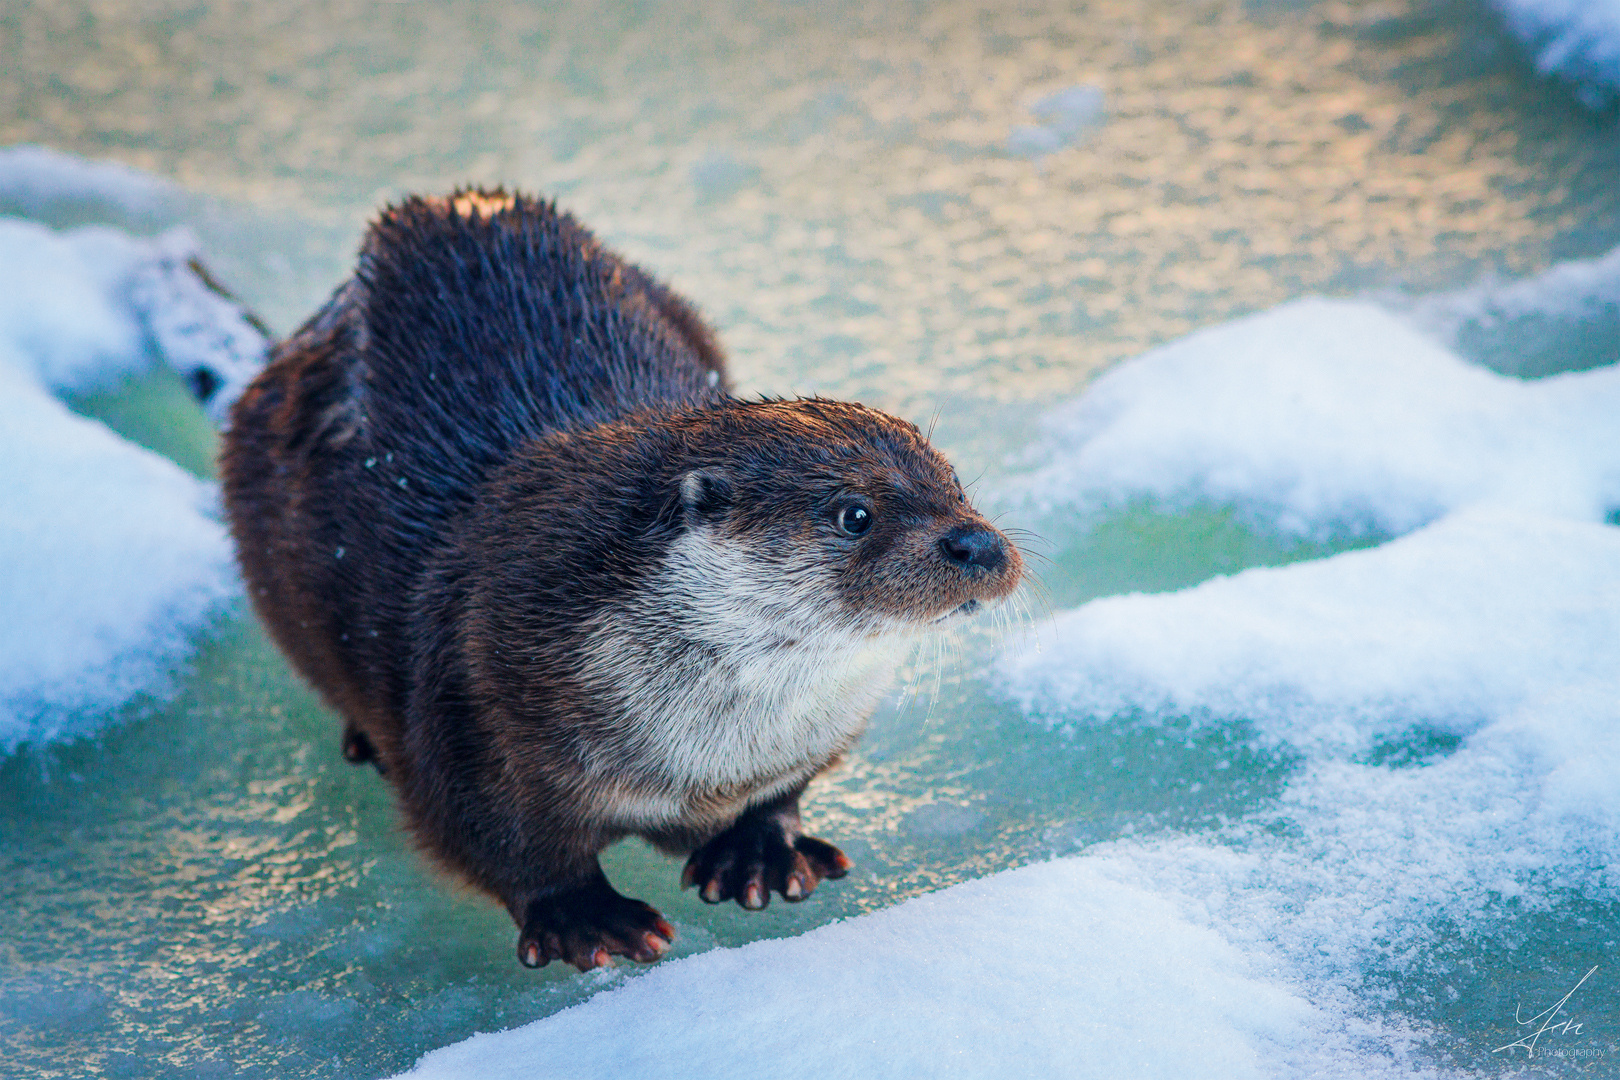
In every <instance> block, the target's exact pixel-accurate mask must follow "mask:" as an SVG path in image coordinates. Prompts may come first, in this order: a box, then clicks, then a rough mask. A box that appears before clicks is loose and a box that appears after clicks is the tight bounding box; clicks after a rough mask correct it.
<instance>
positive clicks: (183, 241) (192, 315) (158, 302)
mask: <svg viewBox="0 0 1620 1080" xmlns="http://www.w3.org/2000/svg"><path fill="white" fill-rule="evenodd" d="M156 248H157V250H156V253H155V255H154V257H153V258H152V259H151V260H150V261H148V262H147V263H145V264H144V265H142V266H141V267H140V268H139V269H138V270H137V271H136V272H135V275H134V278H133V280H132V281H131V282H130V290H129V296H130V301H131V303H132V304H133V305H134V307H135V308H136V310H137V311H139V312H140V314H141V316H142V317H143V318H144V320H145V322H146V326H147V329H148V330H149V331H150V332H151V334H152V340H153V343H154V344H156V346H157V348H158V352H159V353H160V354H161V355H162V357H163V359H164V361H165V362H166V363H168V365H169V366H170V367H172V368H173V369H174V370H175V371H177V372H179V373H180V375H181V377H182V378H184V379H185V380H186V384H187V385H188V386H190V387H191V392H192V393H193V394H195V395H196V396H197V400H198V401H200V402H201V403H202V405H203V407H204V408H205V409H207V410H208V415H209V417H210V418H211V419H212V420H213V421H214V423H215V424H216V425H218V426H219V427H221V428H223V427H224V426H225V425H226V423H227V422H228V420H229V417H230V412H231V405H232V404H233V403H234V402H235V401H236V399H237V398H238V397H240V396H241V394H242V391H243V390H245V389H247V385H248V383H250V382H252V381H253V378H254V376H256V375H257V374H258V373H259V371H260V369H262V368H263V367H264V365H265V363H266V362H267V360H268V359H269V355H270V345H271V336H270V330H269V328H268V327H266V326H265V324H264V322H263V321H262V320H261V319H260V318H259V317H258V316H257V315H255V314H254V313H253V312H252V311H251V310H249V308H248V307H247V305H245V304H243V303H242V302H241V301H240V300H238V299H237V298H236V297H234V296H232V295H231V294H230V293H229V292H228V291H227V290H226V289H225V288H224V287H223V286H221V285H220V284H219V282H218V281H216V280H215V279H214V277H213V275H211V274H210V273H209V272H208V270H207V268H206V267H205V266H204V265H203V263H202V259H201V255H200V251H199V249H198V245H197V240H196V238H195V237H193V236H192V235H191V234H190V233H189V232H187V231H186V230H184V229H176V230H174V231H173V232H170V233H166V234H165V235H164V236H162V237H160V238H159V242H158V244H157V245H156Z"/></svg>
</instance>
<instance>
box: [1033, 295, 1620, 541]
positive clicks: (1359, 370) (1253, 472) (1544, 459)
mask: <svg viewBox="0 0 1620 1080" xmlns="http://www.w3.org/2000/svg"><path fill="white" fill-rule="evenodd" d="M1257 390H1258V392H1257ZM1617 409H1620V369H1616V368H1614V367H1609V368H1604V369H1599V370H1594V371H1589V372H1577V373H1569V374H1565V375H1560V376H1556V377H1553V378H1548V379H1541V380H1536V381H1525V380H1521V379H1515V378H1510V377H1507V376H1502V375H1497V374H1495V373H1493V372H1490V371H1486V370H1484V369H1482V368H1479V367H1475V366H1473V365H1471V364H1468V363H1467V362H1465V361H1464V360H1462V359H1461V358H1460V357H1458V356H1456V355H1455V354H1453V353H1451V352H1450V351H1448V350H1447V349H1446V348H1444V347H1443V346H1442V345H1440V344H1439V343H1438V342H1436V341H1434V340H1431V339H1430V338H1429V337H1427V336H1425V335H1424V334H1422V333H1420V332H1419V331H1418V330H1417V329H1415V328H1414V327H1413V326H1412V325H1411V324H1409V323H1408V322H1406V321H1404V320H1402V319H1400V318H1398V317H1397V316H1396V315H1394V314H1392V313H1390V312H1387V311H1385V310H1383V309H1381V308H1379V307H1377V306H1375V305H1373V304H1370V303H1363V302H1352V301H1335V300H1323V299H1314V298H1313V299H1306V300H1300V301H1296V302H1294V303H1291V304H1287V305H1284V306H1283V307H1280V308H1277V309H1275V310H1273V311H1268V312H1264V313H1261V314H1259V315H1254V316H1250V317H1248V318H1245V319H1239V320H1237V321H1235V322H1231V323H1227V324H1224V325H1221V326H1216V327H1212V328H1210V329H1207V330H1202V331H1199V332H1197V333H1195V334H1192V335H1190V336H1188V337H1186V338H1183V339H1181V340H1180V341H1177V342H1174V343H1172V344H1170V345H1167V346H1165V347H1163V348H1161V349H1156V350H1154V351H1152V352H1150V353H1148V354H1146V355H1144V356H1142V357H1141V358H1139V359H1137V360H1135V361H1133V362H1131V363H1129V364H1125V365H1121V366H1120V367H1118V368H1115V369H1114V370H1112V371H1110V372H1108V373H1107V374H1105V375H1103V376H1102V377H1101V378H1099V379H1098V380H1097V381H1096V382H1095V383H1093V384H1092V387H1091V389H1090V390H1089V391H1088V392H1087V393H1086V394H1085V395H1083V396H1082V397H1081V398H1080V399H1079V400H1077V401H1075V402H1073V403H1071V404H1069V405H1067V406H1063V407H1060V408H1059V409H1056V410H1054V411H1053V413H1051V414H1050V415H1049V416H1048V417H1047V418H1046V419H1045V421H1044V424H1043V427H1044V429H1045V439H1044V441H1043V444H1042V447H1041V451H1040V452H1041V454H1042V456H1043V458H1044V461H1043V464H1042V465H1041V467H1040V468H1038V469H1037V470H1036V471H1035V472H1034V473H1033V474H1032V475H1031V476H1030V477H1029V478H1027V480H1026V481H1025V482H1024V483H1023V485H1022V490H1023V493H1024V494H1025V495H1026V496H1027V497H1028V498H1029V499H1031V500H1032V501H1033V502H1035V503H1036V504H1038V505H1040V506H1041V507H1043V508H1045V509H1048V510H1051V509H1057V508H1062V509H1066V510H1070V511H1073V512H1077V513H1080V514H1091V513H1096V512H1099V511H1101V510H1103V509H1104V508H1106V507H1108V506H1111V505H1118V504H1120V503H1122V502H1124V501H1126V500H1129V499H1133V498H1142V497H1150V498H1152V499H1155V500H1158V501H1159V502H1161V503H1163V504H1166V505H1168V506H1177V505H1187V504H1191V503H1193V502H1198V501H1206V502H1215V503H1222V504H1236V505H1239V506H1241V507H1242V508H1243V509H1244V511H1245V513H1246V514H1247V515H1248V516H1249V517H1251V519H1257V520H1261V521H1264V522H1265V523H1266V525H1267V526H1268V527H1270V528H1273V529H1277V530H1280V531H1283V532H1287V533H1292V534H1298V535H1323V534H1334V533H1341V534H1342V533H1352V534H1357V533H1361V534H1367V533H1371V534H1380V533H1382V534H1394V533H1401V532H1405V531H1407V530H1410V529H1413V528H1416V527H1417V526H1419V525H1422V524H1424V523H1426V522H1429V521H1432V520H1434V519H1436V518H1438V517H1439V516H1441V515H1442V514H1445V513H1448V512H1450V511H1453V510H1457V509H1461V508H1463V507H1466V506H1471V505H1476V504H1482V503H1492V504H1495V505H1501V506H1514V507H1518V508H1520V509H1523V510H1525V511H1527V512H1537V513H1550V514H1556V515H1558V516H1563V517H1570V518H1575V519H1579V520H1594V521H1596V520H1602V519H1603V517H1604V515H1605V513H1607V512H1608V511H1609V510H1610V509H1612V508H1613V507H1614V506H1616V505H1617V504H1620V429H1616V428H1615V426H1614V424H1613V423H1612V422H1611V421H1610V417H1612V416H1613V415H1614V414H1615V412H1616V410H1617Z"/></svg>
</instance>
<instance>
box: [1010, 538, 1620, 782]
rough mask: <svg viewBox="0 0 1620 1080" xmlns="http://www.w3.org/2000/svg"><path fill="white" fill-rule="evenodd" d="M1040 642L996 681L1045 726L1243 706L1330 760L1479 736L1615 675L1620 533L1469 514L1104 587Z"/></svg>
mask: <svg viewBox="0 0 1620 1080" xmlns="http://www.w3.org/2000/svg"><path fill="white" fill-rule="evenodd" d="M1039 637H1040V642H1041V651H1040V652H1038V653H1037V652H1035V651H1033V650H1025V651H1023V652H1021V653H1018V654H1016V655H1014V656H1012V657H1009V658H1008V659H1006V660H1004V661H1003V664H1002V676H1003V678H1004V680H1005V681H1006V683H1007V684H1008V685H1009V687H1010V688H1011V692H1012V693H1013V695H1014V696H1015V697H1016V698H1018V700H1019V701H1020V702H1021V703H1022V704H1023V705H1024V706H1025V708H1026V709H1027V710H1029V711H1031V712H1033V713H1036V714H1038V715H1040V716H1041V717H1043V718H1044V719H1045V720H1046V721H1047V722H1049V723H1063V722H1066V721H1069V720H1071V719H1080V720H1083V721H1094V722H1103V721H1106V720H1108V719H1111V718H1113V717H1116V716H1120V715H1124V714H1127V713H1131V712H1141V713H1145V714H1147V715H1149V716H1153V717H1166V718H1182V717H1193V718H1195V719H1198V720H1202V721H1206V722H1208V721H1218V720H1231V719H1239V718H1241V719H1246V720H1249V721H1252V722H1253V723H1254V724H1255V725H1256V726H1257V727H1258V728H1259V730H1260V731H1261V733H1262V734H1264V735H1265V736H1267V737H1268V738H1269V739H1270V740H1271V741H1273V742H1277V743H1287V744H1288V745H1290V746H1292V747H1295V748H1304V749H1309V750H1310V751H1311V752H1312V753H1315V754H1324V755H1325V754H1329V753H1331V754H1333V755H1336V756H1345V755H1350V754H1355V753H1366V752H1367V751H1369V750H1371V749H1372V748H1373V747H1374V746H1375V745H1376V744H1377V743H1379V742H1380V741H1382V740H1386V739H1389V738H1392V737H1394V736H1396V735H1398V734H1400V732H1401V731H1402V730H1404V729H1405V728H1407V727H1409V726H1410V725H1412V724H1413V723H1414V722H1419V721H1421V722H1422V723H1423V724H1424V725H1426V727H1428V728H1430V729H1432V730H1435V731H1440V732H1444V733H1446V734H1452V735H1467V734H1469V733H1471V732H1474V731H1476V730H1478V729H1479V728H1480V727H1481V726H1482V725H1484V724H1487V723H1490V722H1492V721H1494V720H1497V719H1500V718H1501V717H1504V716H1507V715H1508V714H1510V713H1511V712H1513V710H1515V709H1517V708H1519V707H1521V706H1522V705H1523V704H1524V703H1525V702H1527V701H1530V700H1534V699H1535V698H1537V697H1539V696H1542V695H1546V694H1550V693H1553V692H1555V691H1557V690H1558V689H1559V688H1561V687H1564V686H1567V685H1574V684H1584V683H1587V682H1592V681H1607V680H1611V679H1614V678H1615V677H1616V675H1617V674H1620V529H1616V528H1614V527H1612V526H1608V525H1602V524H1591V523H1587V522H1583V521H1567V520H1559V519H1555V518H1549V517H1542V516H1534V515H1527V514H1523V513H1520V512H1517V511H1513V510H1504V509H1499V508H1494V507H1485V508H1480V509H1476V510H1469V511H1463V512H1459V513H1457V514H1454V515H1451V516H1449V517H1446V518H1444V519H1442V520H1441V521H1438V522H1436V523H1435V524H1433V525H1429V526H1427V527H1425V528H1423V529H1421V530H1419V531H1417V532H1414V533H1412V534H1410V535H1408V536H1405V537H1402V538H1400V539H1398V540H1395V541H1392V542H1390V543H1388V544H1384V545H1382V546H1380V547H1376V548H1372V549H1367V550H1361V551H1351V552H1345V553H1343V554H1341V555H1337V556H1335V557H1333V558H1330V559H1324V560H1321V561H1317V562H1310V563H1303V564H1298V565H1293V566H1285V567H1279V568H1259V569H1252V570H1247V571H1244V572H1243V573H1240V574H1236V575H1233V576H1231V577H1222V578H1215V579H1214V580H1211V581H1207V582H1205V583H1203V584H1202V585H1199V586H1197V587H1196V588H1192V589H1187V590H1183V591H1180V592H1175V593H1170V594H1161V595H1143V594H1133V595H1129V596H1115V597H1107V598H1104V599H1101V600H1097V601H1095V602H1093V603H1090V604H1086V605H1085V606H1083V607H1081V608H1080V609H1078V610H1076V611H1072V612H1068V613H1065V614H1063V615H1061V616H1059V617H1058V618H1056V619H1055V620H1054V621H1052V622H1051V623H1050V624H1048V625H1047V626H1045V627H1043V628H1042V629H1041V630H1040V632H1039ZM1616 689H1620V684H1617V685H1616Z"/></svg>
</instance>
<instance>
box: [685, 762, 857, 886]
mask: <svg viewBox="0 0 1620 1080" xmlns="http://www.w3.org/2000/svg"><path fill="white" fill-rule="evenodd" d="M802 791H803V789H802V788H801V789H800V790H799V791H794V792H792V793H790V794H788V795H785V796H783V797H782V798H780V799H777V800H776V801H774V802H770V803H766V804H765V805H763V806H755V807H750V808H749V809H748V810H746V811H744V812H743V815H742V816H741V817H739V818H738V819H737V821H736V823H735V824H733V825H732V826H731V828H729V829H727V830H726V831H725V832H723V833H721V834H720V835H719V836H717V837H715V838H714V839H713V840H710V841H709V842H708V843H707V844H704V845H703V846H702V847H700V848H698V849H697V850H696V851H694V852H693V853H692V857H691V858H689V859H687V860H686V869H685V870H683V871H682V872H681V887H682V888H686V887H687V886H690V885H697V886H698V895H699V896H700V897H702V898H703V899H704V900H705V901H706V902H708V903H710V904H718V903H721V902H723V901H726V900H732V899H735V900H736V901H737V903H739V904H741V905H742V906H743V907H745V908H749V909H750V910H758V909H760V908H762V907H764V906H765V905H766V904H768V903H770V902H771V893H772V892H773V891H775V892H778V893H780V894H781V895H782V899H784V900H791V901H799V900H803V899H804V898H805V897H807V896H809V895H810V894H811V893H812V892H814V891H815V888H816V886H817V885H819V884H820V883H821V880H822V879H823V878H841V877H843V876H844V875H845V874H847V873H849V868H850V866H852V865H853V864H852V863H851V862H850V859H849V856H848V855H845V854H844V853H843V852H842V851H839V850H838V849H837V848H835V847H833V846H832V845H831V844H829V843H827V842H826V841H825V840H817V839H816V838H815V837H813V836H806V835H804V829H803V826H802V825H801V824H800V821H799V795H800V794H801V792H802Z"/></svg>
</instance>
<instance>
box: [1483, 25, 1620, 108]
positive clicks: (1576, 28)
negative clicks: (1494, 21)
mask: <svg viewBox="0 0 1620 1080" xmlns="http://www.w3.org/2000/svg"><path fill="white" fill-rule="evenodd" d="M1491 2H1492V4H1493V6H1495V8H1496V10H1497V11H1499V12H1501V14H1502V19H1503V21H1504V22H1506V23H1507V26H1508V29H1509V30H1511V31H1513V33H1514V34H1515V35H1516V36H1517V37H1518V38H1519V40H1521V41H1523V42H1524V44H1525V46H1526V47H1527V48H1528V49H1529V50H1530V53H1531V55H1532V56H1533V57H1534V58H1535V62H1536V70H1537V71H1539V72H1541V73H1542V74H1543V75H1554V76H1557V77H1558V78H1561V79H1564V80H1565V81H1567V82H1569V83H1571V84H1573V86H1574V88H1575V94H1576V96H1577V97H1579V98H1580V99H1581V102H1582V103H1583V104H1585V105H1587V106H1589V107H1591V108H1594V109H1596V108H1600V107H1602V106H1603V105H1604V104H1606V103H1607V102H1609V101H1610V100H1612V99H1613V98H1614V97H1615V96H1616V94H1620V0H1491Z"/></svg>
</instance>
